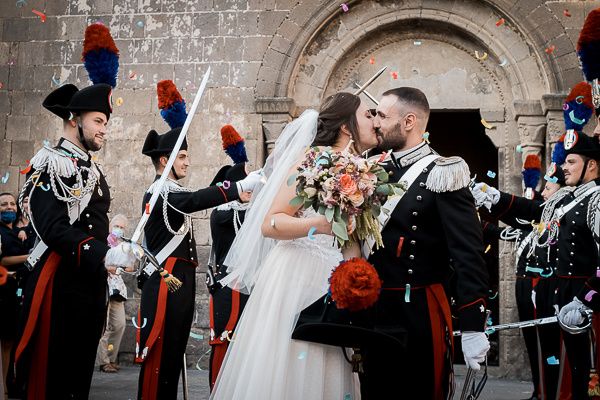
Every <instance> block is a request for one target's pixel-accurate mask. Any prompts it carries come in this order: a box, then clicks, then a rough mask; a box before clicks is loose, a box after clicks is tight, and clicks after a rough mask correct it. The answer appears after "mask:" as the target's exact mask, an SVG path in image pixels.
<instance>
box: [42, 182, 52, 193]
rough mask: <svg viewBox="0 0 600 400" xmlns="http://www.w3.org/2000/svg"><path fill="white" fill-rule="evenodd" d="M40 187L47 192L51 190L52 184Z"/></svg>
mask: <svg viewBox="0 0 600 400" xmlns="http://www.w3.org/2000/svg"><path fill="white" fill-rule="evenodd" d="M40 187H41V188H42V190H43V191H44V192H47V191H48V190H50V184H49V183H46V184H45V185H40Z"/></svg>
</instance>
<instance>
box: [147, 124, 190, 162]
mask: <svg viewBox="0 0 600 400" xmlns="http://www.w3.org/2000/svg"><path fill="white" fill-rule="evenodd" d="M180 132H181V128H175V129H171V130H170V131H168V132H167V133H165V134H163V135H159V134H158V132H156V131H155V130H154V129H153V130H151V131H150V132H148V135H147V136H146V140H145V141H144V147H143V148H142V154H143V155H145V156H148V157H151V158H154V157H159V156H163V155H166V154H171V152H172V151H173V149H174V148H175V143H177V138H178V137H179V133H180ZM187 148H188V146H187V139H185V138H184V139H183V143H182V144H181V147H180V148H179V150H187Z"/></svg>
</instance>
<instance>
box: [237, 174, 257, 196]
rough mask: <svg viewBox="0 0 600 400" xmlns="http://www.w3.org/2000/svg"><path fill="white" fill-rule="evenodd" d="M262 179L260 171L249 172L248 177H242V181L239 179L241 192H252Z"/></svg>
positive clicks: (238, 183)
mask: <svg viewBox="0 0 600 400" xmlns="http://www.w3.org/2000/svg"><path fill="white" fill-rule="evenodd" d="M261 179H262V175H261V172H260V170H259V171H252V172H250V173H249V174H248V176H247V177H245V178H244V179H242V180H241V181H237V182H236V183H237V185H238V191H239V192H252V191H253V190H254V188H255V187H256V185H258V184H259V183H260V181H261Z"/></svg>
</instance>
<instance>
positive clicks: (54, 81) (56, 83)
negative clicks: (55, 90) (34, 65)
mask: <svg viewBox="0 0 600 400" xmlns="http://www.w3.org/2000/svg"><path fill="white" fill-rule="evenodd" d="M52 83H53V84H54V85H55V86H60V79H57V78H56V74H52Z"/></svg>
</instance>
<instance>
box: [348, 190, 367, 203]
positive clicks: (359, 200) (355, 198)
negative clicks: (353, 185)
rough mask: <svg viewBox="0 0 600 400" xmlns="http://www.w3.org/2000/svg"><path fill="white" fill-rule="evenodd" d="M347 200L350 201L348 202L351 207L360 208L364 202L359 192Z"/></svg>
mask: <svg viewBox="0 0 600 400" xmlns="http://www.w3.org/2000/svg"><path fill="white" fill-rule="evenodd" d="M348 199H349V200H350V202H352V205H353V206H354V207H360V206H361V205H362V203H364V202H365V198H364V197H363V195H362V193H361V192H360V191H359V190H357V191H356V192H354V193H352V194H351V195H350V196H348Z"/></svg>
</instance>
